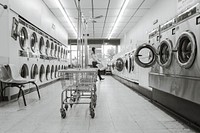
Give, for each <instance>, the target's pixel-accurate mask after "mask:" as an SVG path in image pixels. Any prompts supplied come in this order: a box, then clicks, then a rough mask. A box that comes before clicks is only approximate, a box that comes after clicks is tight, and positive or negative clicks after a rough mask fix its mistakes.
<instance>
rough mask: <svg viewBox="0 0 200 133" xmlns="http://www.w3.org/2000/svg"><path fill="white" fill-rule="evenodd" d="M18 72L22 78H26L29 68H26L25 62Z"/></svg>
mask: <svg viewBox="0 0 200 133" xmlns="http://www.w3.org/2000/svg"><path fill="white" fill-rule="evenodd" d="M20 74H21V77H22V78H28V76H29V70H28V66H27V65H26V64H24V65H23V66H22V68H21V72H20Z"/></svg>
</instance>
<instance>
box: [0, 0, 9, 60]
mask: <svg viewBox="0 0 200 133" xmlns="http://www.w3.org/2000/svg"><path fill="white" fill-rule="evenodd" d="M0 2H1V3H2V4H4V5H7V4H8V1H7V0H0ZM8 12H9V10H7V9H4V8H3V7H0V40H1V43H0V64H7V63H8V56H9V53H8V49H9V45H5V44H8Z"/></svg>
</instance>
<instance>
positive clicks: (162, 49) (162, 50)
mask: <svg viewBox="0 0 200 133" xmlns="http://www.w3.org/2000/svg"><path fill="white" fill-rule="evenodd" d="M172 47H173V45H172V42H171V40H169V39H166V40H163V41H161V43H160V45H159V46H158V63H159V64H160V65H161V66H162V67H169V66H170V64H171V62H172V54H173V52H172Z"/></svg>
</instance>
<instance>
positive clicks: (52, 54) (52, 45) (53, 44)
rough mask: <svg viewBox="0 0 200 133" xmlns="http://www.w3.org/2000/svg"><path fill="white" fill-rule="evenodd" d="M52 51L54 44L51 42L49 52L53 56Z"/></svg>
mask: <svg viewBox="0 0 200 133" xmlns="http://www.w3.org/2000/svg"><path fill="white" fill-rule="evenodd" d="M53 51H54V44H53V42H51V51H50V55H51V56H53V54H54V53H53Z"/></svg>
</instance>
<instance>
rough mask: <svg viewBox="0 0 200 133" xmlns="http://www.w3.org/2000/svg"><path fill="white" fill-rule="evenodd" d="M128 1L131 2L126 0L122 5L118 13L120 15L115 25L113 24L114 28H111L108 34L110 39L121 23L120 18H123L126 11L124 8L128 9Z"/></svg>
mask: <svg viewBox="0 0 200 133" xmlns="http://www.w3.org/2000/svg"><path fill="white" fill-rule="evenodd" d="M128 2H129V0H125V1H124V3H123V5H122V8H121V10H120V13H119V15H118V17H117V20H116V21H115V24H114V26H113V28H112V30H111V32H110V34H109V36H108V40H109V39H110V38H111V36H112V35H113V33H114V31H115V29H116V27H117V25H118V23H119V20H120V19H121V17H122V15H123V13H124V10H125V9H126V6H127V5H128Z"/></svg>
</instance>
